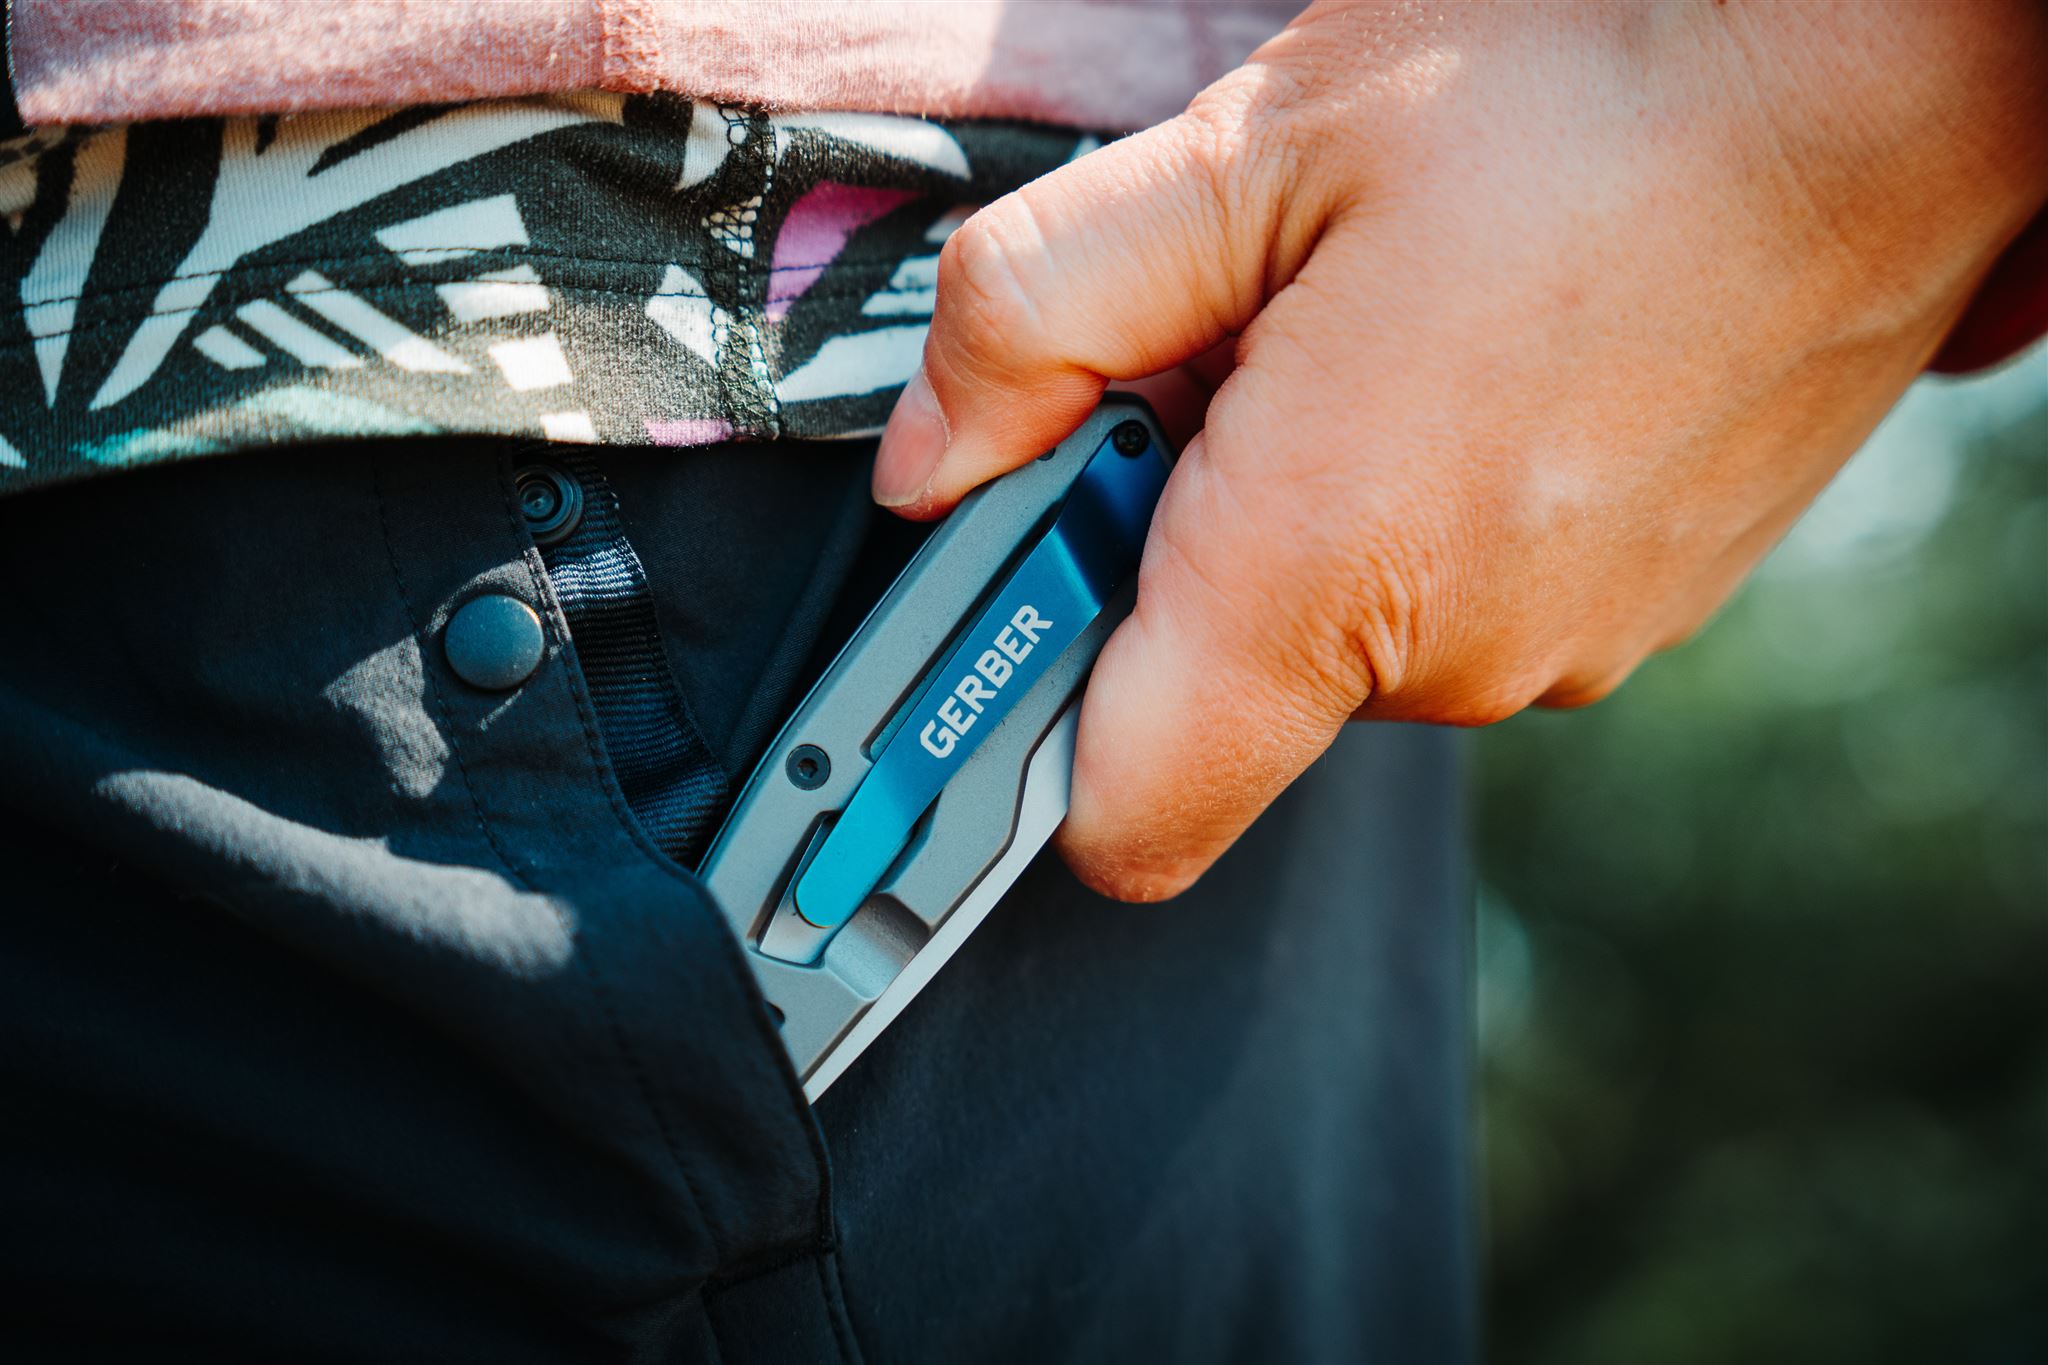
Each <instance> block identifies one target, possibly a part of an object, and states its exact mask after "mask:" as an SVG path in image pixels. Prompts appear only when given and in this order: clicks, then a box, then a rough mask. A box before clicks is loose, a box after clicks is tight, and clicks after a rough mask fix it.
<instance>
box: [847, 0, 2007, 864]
mask: <svg viewBox="0 0 2048 1365" xmlns="http://www.w3.org/2000/svg"><path fill="white" fill-rule="evenodd" d="M2044 199H2048V7H2043V6H2040V5H2037V4H2033V3H2030V2H2028V0H2014V2H2013V3H2002V2H2000V0H1988V2H1987V3H1981V4H1976V3H1954V4H1920V5H1911V4H1908V5H1900V6H1897V7H1890V6H1885V5H1879V4H1874V3H1857V4H1853V5H1847V6H1843V7H1840V8H1829V7H1825V6H1821V5H1817V4H1815V5H1789V4H1788V5H1778V6H1764V5H1758V6H1754V7H1752V6H1749V5H1745V4H1727V5H1713V4H1693V3H1667V4H1661V5H1649V6H1641V7H1637V6H1630V5H1619V4H1616V5H1593V4H1588V5H1560V6H1525V5H1516V6H1502V7H1498V8H1495V7H1490V6H1481V5H1472V6H1453V7H1443V8H1438V7H1424V6H1401V5H1396V6H1371V5H1325V4H1318V5H1315V6H1313V7H1312V8H1310V9H1309V10H1307V11H1306V12H1305V13H1304V14H1303V15H1302V16H1301V17H1300V18H1299V19H1298V20H1297V21H1296V22H1295V23H1294V24H1293V25H1292V26H1291V27H1290V28H1289V29H1288V30H1287V32H1285V33H1284V34H1282V35H1280V36H1279V37H1277V38H1275V39H1274V40H1273V41H1272V42H1271V43H1269V44H1267V46H1266V47H1264V48H1262V49H1261V50H1260V51H1259V52H1258V53H1257V54H1255V55H1254V56H1253V58H1252V60H1251V61H1250V62H1248V63H1247V64H1246V65H1245V66H1244V67H1243V68H1241V69H1240V70H1238V71H1237V72H1235V73H1233V74H1232V75H1230V76H1228V77H1226V78H1224V79H1223V80H1222V81H1220V82H1218V83H1217V84H1216V85H1215V86H1213V87H1211V88H1210V89H1209V90H1207V91H1206V92H1204V93H1203V94H1202V95H1201V96H1200V97H1199V98H1198V99H1197V100H1196V101H1195V103H1194V104H1193V105H1192V106H1191V107H1190V109H1189V110H1188V112H1187V113H1186V114H1184V115H1182V116H1181V117H1180V118H1177V119H1175V120H1173V121H1172V122H1169V123H1166V124H1163V125H1161V126H1159V127H1157V128H1154V129H1151V130H1149V131H1147V132H1145V133H1142V134H1139V135H1138V136H1135V137H1132V138H1129V139H1126V140H1124V141H1122V142H1118V143H1115V144H1112V145H1111V146H1108V147H1105V148H1103V149H1102V150H1101V151H1098V152H1096V153H1093V154H1091V155H1089V156H1087V157H1085V158H1083V159H1081V160H1080V161H1077V162H1075V163H1073V164H1072V165H1070V166H1067V167H1065V168H1063V169H1062V170H1060V171H1057V172H1055V173H1054V174H1052V175H1049V176H1047V177H1045V178H1044V179H1042V180H1040V181H1038V182H1036V183H1034V184H1032V185H1030V186H1027V187H1026V188H1024V189H1023V190H1021V191H1019V192H1018V193H1016V194H1014V195H1011V196H1009V197H1008V198H1006V199H1004V200H1001V201H999V202H997V203H995V204H992V205H990V206H989V207H987V208H986V209H984V210H983V211H981V212H980V213H978V214H976V215H975V216H974V217H973V218H972V219H971V220H970V221H969V222H968V223H967V224H966V225H965V226H964V227H963V228H962V229H961V230H960V231H959V232H958V233H956V234H955V235H954V237H953V238H952V239H951V241H949V242H948V244H947V246H946V248H945V250H944V253H943V254H942V256H941V259H940V268H939V284H938V306H937V311H936V314H935V316H934V319H933V325H932V330H931V335H930V339H929V341H928V342H927V345H926V348H925V368H924V371H923V373H922V374H921V375H920V376H919V377H918V379H916V380H914V381H913V382H912V384H911V386H910V387H909V389H907V390H906V392H905V395H904V397H903V399H902V400H901V401H900V402H899V404H898V406H897V409H896V413H895V415H894V416H893V417H892V419H891V421H890V425H889V428H888V431H887V433H886V434H885V436H884V438H883V444H882V452H881V455H880V457H879V459H878V461H877V466H876V473H875V493H876V497H877V499H878V500H879V501H881V502H883V503H884V504H885V505H888V506H892V507H895V508H897V509H898V510H899V511H901V512H902V513H903V514H905V515H907V516H911V517H917V518H928V517H934V516H939V515H942V514H943V513H944V512H945V511H946V510H947V509H949V508H950V507H951V506H952V505H953V504H954V503H955V502H957V501H958V499H959V498H960V497H961V496H962V495H963V494H965V493H966V492H967V491H968V490H969V489H971V488H972V487H973V486H974V485H976V484H978V483H980V482H982V481H983V480H985V479H988V478H991V477H994V476H996V475H998V474H1000V473H1003V472H1005V471H1006V470H1008V469H1011V468H1013V467H1015V466H1017V465H1020V464H1023V463H1024V462H1025V461H1027V460H1029V459H1031V458H1032V457H1033V456H1034V455H1035V454H1037V453H1038V452H1040V451H1043V450H1045V449H1048V448H1050V447H1051V446H1052V445H1054V444H1055V443H1057V442H1058V441H1059V440H1060V439H1061V438H1062V437H1064V436H1065V435H1066V434H1068V433H1069V432H1070V431H1071V430H1072V429H1073V428H1074V427H1075V426H1076V425H1078V424H1079V422H1080V421H1081V420H1082V419H1083V418H1084V417H1085V416H1086V414H1087V413H1088V412H1089V410H1090V409H1091V408H1092V407H1093V406H1094V404H1095V402H1096V401H1097V399H1098V397H1099V396H1100V394H1101V392H1102V390H1103V388H1104V386H1105V384H1106V383H1108V382H1110V381H1118V380H1133V379H1138V378H1140V377H1143V376H1157V375H1160V374H1162V373H1163V372H1165V373H1172V372H1175V371H1176V367H1180V366H1183V365H1185V364H1186V363H1187V362H1190V361H1193V360H1196V358H1197V357H1202V356H1203V355H1204V353H1210V354H1209V356H1208V358H1207V359H1206V360H1205V361H1202V362H1200V363H1198V365H1197V366H1196V372H1197V373H1206V374H1208V375H1210V376H1214V375H1216V374H1217V373H1218V372H1219V371H1220V372H1221V373H1224V374H1227V378H1224V379H1223V380H1222V382H1221V386H1220V387H1219V388H1216V389H1215V391H1214V396H1213V399H1211V400H1210V401H1209V403H1208V406H1207V411H1206V414H1205V415H1204V416H1203V417H1201V419H1200V423H1199V424H1200V434H1199V435H1197V436H1195V437H1194V438H1193V440H1192V441H1191V442H1190V443H1189V444H1188V446H1187V448H1186V451H1185V453H1184V455H1183V457H1182V460H1181V462H1180V464H1179V466H1178V467H1177V468H1176V470H1175V472H1174V474H1173V478H1172V480H1171V482H1170V484H1169V485H1168V488H1167V491H1166V495H1165V497H1164V499H1163V500H1162V502H1161V504H1160V507H1159V512H1158V515H1157V518H1156V519H1155V521H1154V523H1153V526H1152V531H1151V536H1150V539H1149V541H1148V543H1147V546H1146V551H1145V559H1144V565H1143V569H1142V571H1141V575H1140V579H1139V590H1138V603H1137V609H1136V612H1135V613H1134V614H1133V615H1132V617H1131V618H1130V619H1129V620H1128V621H1126V622H1125V623H1124V624H1123V626H1122V627H1121V628H1120V629H1119V630H1118V631H1117V632H1116V634H1115V635H1114V637H1112V639H1111V640H1110V642H1109V645H1108V647H1107V649H1106V650H1105V652H1104V654H1103V657H1102V660H1101V662H1100V664H1099V665H1098V666H1097V669H1096V672H1095V675H1094V679H1093V681H1092V682H1091V684H1090V687H1089V690H1088V694H1087V700H1086V703H1085V705H1084V709H1083V712H1082V718H1081V729H1080V738H1079V745H1080V747H1079V752H1078V756H1077V759H1076V767H1075V786H1074V801H1073V808H1072V811H1071V813H1070V815H1069V817H1068V819H1067V822H1066V825H1065V827H1064V828H1063V829H1062V831H1061V834H1060V836H1059V837H1060V846H1061V849H1062V851H1063V852H1064V854H1065V856H1066V857H1067V859H1068V861H1069V862H1070V863H1071V864H1072V865H1073V866H1074V868H1075V870H1076V871H1077V872H1078V873H1079V874H1080V875H1081V876H1082V878H1083V879H1084V880H1086V881H1087V882H1089V883H1090V884H1091V885H1093V886H1095V887H1096V888H1098V889H1099V890H1102V891H1105V892H1107V893H1109V894H1111V895H1114V896H1117V897H1120V898H1123V899H1128V900H1153V899H1160V898H1163V897H1166V896H1170V895H1172V894H1174V893H1175V892H1177V891H1179V890H1181V889H1183V888H1184V887H1186V886H1187V885H1188V884H1189V883H1190V882H1192V881H1193V880H1194V878H1195V877H1196V876H1198V875H1199V874H1200V873H1201V871H1202V870H1203V869H1204V868H1206V867H1207V866H1208V865H1209V863H1210V862H1211V861H1213V860H1214V859H1215V857H1216V856H1217V855H1218V854H1219V853H1221V852H1222V851H1223V850H1224V849H1225V848H1226V847H1228V846H1229V844H1230V843H1231V841H1232V840H1234V839H1235V838H1236V837H1237V836H1238V834H1239V833H1241V832H1242V831H1243V830H1244V828H1245V827H1246V825H1248V824H1249V823H1250V822H1251V820H1252V819H1253V818H1254V817H1256V816H1257V815H1258V813H1259V812H1260V811H1261V810H1263V809H1264V808H1265V806H1266V805H1267V803H1268V802H1270V801H1271V800H1272V798H1273V797H1274V796H1275V795H1276V794H1277V793H1278V792H1279V791H1280V790H1281V789H1282V788H1283V787H1284V786H1285V785H1286V784H1287V783H1288V782H1290V781H1291V780H1293V778H1294V777H1295V776H1297V775H1298V774H1299V773H1300V772H1301V771H1302V770H1303V769H1304V768H1305V767H1306V766H1307V765H1308V764H1309V763H1311V762H1313V761H1314V760H1315V758H1316V757H1317V756H1318V755H1319V754H1320V753H1321V752H1322V751H1323V749H1324V748H1325V747H1326V746H1327V745H1328V744H1329V743H1330V741H1331V740H1332V739H1333V738H1334V737H1335V735H1336V733H1337V730H1338V728H1339V727H1340V726H1342V725H1343V724H1345V723H1346V722H1347V721H1349V720H1351V719H1353V718H1360V719H1384V720H1419V721H1434V722H1444V723H1450V724H1457V725H1478V724H1486V723H1489V722H1492V721H1497V720H1500V719H1502V718H1504V717H1507V716H1510V715H1512V714H1514V713H1515V712H1517V711H1519V710H1521V709H1522V708H1523V707H1525V706H1528V705H1531V704H1542V705H1566V706H1568V705H1578V704H1582V703H1585V702H1589V701H1593V700H1596V699H1598V698H1599V697H1601V696H1603V695H1605V694H1606V693H1607V692H1608V691H1610V690H1611V689H1613V688H1614V687H1615V686H1616V685H1617V684H1619V683H1620V681H1621V680H1622V679H1623V678H1624V677H1626V676H1627V675H1628V673H1629V672H1630V670H1632V669H1633V668H1634V667H1635V666H1636V665H1637V664H1638V663H1639V662H1641V660H1642V659H1643V658H1644V657H1645V656H1646V655H1648V654H1649V653H1651V652H1653V651H1655V650H1658V649H1662V648H1665V647H1668V646H1670V645H1672V644H1674V643H1677V642H1679V641H1681V640H1683V639H1684V638H1685V637H1686V636H1688V635H1689V634H1691V633H1692V632H1693V631H1695V630H1696V629H1698V627H1699V626H1700V624H1701V623H1702V622H1703V621H1704V620H1705V619H1706V618H1707V616H1708V615H1709V614H1710V613H1711V612H1712V611H1713V610H1714V609H1715V608H1716V607H1717V606H1718V605H1719V604H1720V602H1721V601H1722V600H1723V599H1724V598H1725V597H1726V596H1727V595H1728V593H1729V592H1730V591H1731V590H1732V589H1733V588H1734V587H1735V585H1736V584H1737V583H1738V582H1739V581H1740V580H1741V578H1742V577H1743V575H1744V574H1745V573H1747V572H1748V571H1749V569H1750V568H1751V567H1752V566H1753V565H1754V564H1755V563H1756V561H1757V560H1758V559H1759V558H1760V557H1761V556H1762V555H1763V554H1764V552H1765V551H1766V550H1767V549H1768V548H1769V547H1770V546H1771V545H1772V544H1773V543H1774V542H1775V541H1776V540H1777V539H1778V538H1779V536H1781V535H1782V534H1783V533H1784V531H1785V530H1786V528H1787V527H1788V526H1789V525H1790V524H1791V522H1792V521H1793V520H1794V519H1795V518H1796V517H1797V516H1798V515H1799V513H1800V512H1801V511H1802V510H1803V509H1804V508H1805V507H1806V505H1807V504H1808V503H1809V502H1810V501H1811V500H1812V499H1813V497H1814V496H1815V494H1817V493H1818V492H1819V491H1820V489H1821V487H1822V486H1823V485H1824V484H1825V483H1826V482H1827V480H1828V479H1829V478H1830V477H1831V476H1832V475H1833V474H1834V472H1835V471H1836V469H1837V468H1839V467H1840V465H1841V463H1842V462H1843V461H1844V460H1845V459H1847V458H1848V456H1849V455H1850V454H1851V453H1852V452H1853V451H1854V450H1855V449H1856V447H1857V446H1858V445H1859V444H1860V443H1861V441H1862V440H1863V438H1864V436H1865V435H1866V434H1867V433H1868V432H1869V431H1870V429H1871V428H1872V427H1873V426H1874V425H1875V424H1876V422H1877V421H1878V419H1879V418H1880V417H1882V416H1883V414H1884V413H1885V411H1886V410H1887V409H1888V408H1890V407H1891V405H1892V404H1893V402H1894V401H1895V400H1896V399H1897V398H1898V396H1899V395H1900V393H1901V392H1902V391H1903V390H1904V389H1905V387H1906V386H1907V384H1908V383H1910V382H1911V381H1912V380H1913V378H1914V377H1915V376H1916V375H1918V374H1919V373H1920V371H1921V370H1922V369H1923V368H1924V366H1925V365H1926V363H1927V361H1928V359H1929V357H1930V356H1931V355H1932V354H1933V352H1934V350H1935V349H1936V347H1937V346H1938V345H1939V344H1940V342H1941V340H1942V338H1943V336H1944V335H1945V334H1946V333H1947V331H1948V330H1949V328H1950V327H1951V326H1952V325H1953V324H1954V322H1955V320H1956V318H1957V317H1958V316H1959V314H1960V313H1961V312H1962V310H1963V308H1964V306H1965V305H1966V304H1967V302H1968V300H1969V298H1970V296H1971V294H1972V291H1973V290H1974V288H1975V287H1976V285H1977V283H1978V282H1979V281H1980V280H1981V279H1982V278H1983V277H1984V275H1985V273H1986V271H1987V270H1988V269H1989V268H1990V266H1991V264H1992V262H1993V261H1994V260H1995V259H1996V257H1997V256H1998V253H1999V252H2000V251H2001V250H2002V249H2003V247H2004V246H2005V245H2006V244H2007V243H2008V242H2010V241H2011V240H2012V238H2013V237H2014V236H2015V235H2016V234H2017V233H2018V232H2019V231H2020V229H2021V228H2022V227H2024V226H2025V224H2026V223H2027V222H2028V220H2029V219H2030V218H2031V217H2032V216H2033V215H2034V214H2035V213H2037V212H2039V211H2041V208H2042V204H2043V201H2044ZM1219 344H1221V345H1225V346H1231V345H1233V344H1234V349H1232V350H1226V351H1225V352H1223V353H1222V355H1221V356H1220V357H1219V356H1217V355H1215V354H1214V353H1213V352H1214V348H1216V347H1218V346H1219ZM1154 382H1155V384H1162V383H1163V384H1164V385H1165V391H1168V392H1174V391H1177V392H1179V393H1180V394H1181V395H1182V396H1183V398H1184V399H1185V397H1186V396H1187V395H1189V394H1191V393H1194V394H1198V393H1200V392H1201V391H1202V390H1201V389H1200V388H1199V387H1198V386H1197V385H1196V384H1194V383H1191V382H1190V380H1189V379H1188V378H1187V377H1186V375H1185V374H1181V375H1180V376H1179V377H1175V378H1170V379H1167V380H1163V381H1160V380H1155V381H1154ZM1196 401H1197V402H1199V399H1197V400H1196Z"/></svg>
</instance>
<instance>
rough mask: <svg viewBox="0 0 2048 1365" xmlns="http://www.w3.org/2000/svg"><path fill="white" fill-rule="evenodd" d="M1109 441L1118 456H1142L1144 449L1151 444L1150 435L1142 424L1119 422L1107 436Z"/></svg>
mask: <svg viewBox="0 0 2048 1365" xmlns="http://www.w3.org/2000/svg"><path fill="white" fill-rule="evenodd" d="M1109 441H1110V444H1111V445H1113V446H1115V447H1116V453H1117V454H1119V455H1142V454H1144V452H1145V447H1146V446H1148V445H1151V444H1152V435H1151V433H1150V432H1148V431H1146V430H1145V424H1144V423H1143V422H1119V423H1117V428H1116V430H1115V431H1112V432H1111V433H1110V434H1109Z"/></svg>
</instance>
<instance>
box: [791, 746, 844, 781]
mask: <svg viewBox="0 0 2048 1365" xmlns="http://www.w3.org/2000/svg"><path fill="white" fill-rule="evenodd" d="M783 771H784V772H786V773H788V774H789V780H790V781H791V782H794V783H795V784H796V785H797V786H799V787H801V788H803V790H805V791H807V792H809V791H816V790H817V789H818V788H820V787H822V786H824V785H825V779H826V778H828V777H830V776H832V760H831V759H830V758H828V757H826V754H825V751H824V750H823V749H820V748H819V747H818V746H817V745H815V744H799V745H797V746H796V747H795V748H794V749H791V750H790V751H789V761H788V762H787V763H785V764H784V765H783Z"/></svg>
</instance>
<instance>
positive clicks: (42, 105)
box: [11, 0, 1300, 129]
mask: <svg viewBox="0 0 2048 1365" xmlns="http://www.w3.org/2000/svg"><path fill="white" fill-rule="evenodd" d="M1299 7H1300V6H1299V3H1288V0H1278V3H1276V2H1275V0H1211V2H1209V3H1204V0H1007V3H1006V0H923V2H922V3H920V2H919V0H14V7H13V26H12V34H11V43H12V53H11V56H12V61H13V71H14V79H15V97H16V102H17V104H18V105H19V107H20V109H21V114H22V117H23V119H24V120H25V121H26V122H28V123H29V124H31V125H36V124H45V123H101V122H115V121H121V120H132V119H158V118H176V117H182V116H189V115H201V114H247V113H283V112H288V111H293V110H300V109H313V108H336V107H348V106H375V105H391V104H419V103H447V102H454V101H460V100H472V99H481V98H486V97H489V96H497V95H517V94H532V93H537V92H543V91H566V90H610V91H627V92H633V91H650V90H668V91H674V92H677V93H679V94H685V95H695V96H708V97H711V98H715V99H719V100H722V101H728V102H733V103H743V104H755V105H765V106H767V107H770V108H796V109H842V110H862V111H871V112H883V113H908V114H933V115H940V116H945V117H955V118H960V117H967V118H976V117H979V118H1010V119H1029V120H1035V121H1042V122H1049V123H1061V124H1068V125H1074V126H1082V127H1093V128H1116V129H1125V128H1139V127H1144V126H1146V125H1148V124H1151V123H1156V122H1158V121H1159V120H1161V119H1165V118H1170V117H1172V116H1173V115H1174V114H1176V113H1178V112H1180V110H1181V109H1182V107H1183V106H1185V105H1186V103H1187V101H1188V99H1189V98H1190V97H1191V96H1192V95H1193V94H1194V93H1195V92H1196V91H1198V90H1200V89H1201V88H1202V87H1203V86H1204V85H1206V84H1208V83H1209V82H1210V81H1212V80H1214V79H1215V78H1216V77H1217V76H1219V75H1221V74H1223V73H1224V72H1225V71H1228V70H1229V69H1230V68H1232V67H1233V66H1236V65H1237V64H1238V63H1240V62H1241V61H1243V59H1244V58H1245V57H1246V56H1247V55H1248V54H1249V53H1250V52H1251V51H1252V49H1253V48H1254V47H1256V46H1257V45H1258V44H1259V43H1260V42H1261V41H1263V40H1264V39H1265V38H1267V37H1268V36H1270V35H1271V34H1273V33H1275V32H1277V31H1278V30H1279V29H1280V27H1281V26H1282V25H1283V24H1284V23H1285V22H1286V21H1287V19H1288V18H1290V17H1291V16H1292V14H1293V13H1294V11H1295V10H1297V9H1298V8H1299Z"/></svg>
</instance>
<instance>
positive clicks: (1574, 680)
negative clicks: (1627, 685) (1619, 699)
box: [1536, 664, 1635, 711]
mask: <svg viewBox="0 0 2048 1365" xmlns="http://www.w3.org/2000/svg"><path fill="white" fill-rule="evenodd" d="M1633 672H1635V665H1634V664H1626V665H1623V666H1622V667H1620V668H1609V669H1605V670H1598V669H1593V670H1587V671H1584V672H1578V673H1570V674H1567V675H1565V676H1564V677H1562V678H1560V679H1558V680H1557V682H1555V683H1554V684H1552V685H1551V686H1550V687H1548V688H1546V689H1544V691H1543V694H1542V695H1541V696H1539V697H1537V698H1536V705H1538V706H1541V707H1544V708H1545V709H1547V710H1553V711H1575V710H1577V709H1579V708H1580V707H1584V706H1591V705H1592V704H1593V703H1595V702H1599V701H1605V700H1607V698H1609V697H1611V696H1613V695H1614V693H1615V691H1616V689H1618V688H1619V687H1620V686H1621V685H1622V684H1623V683H1624V682H1627V681H1628V677H1629V674H1631V673H1633Z"/></svg>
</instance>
